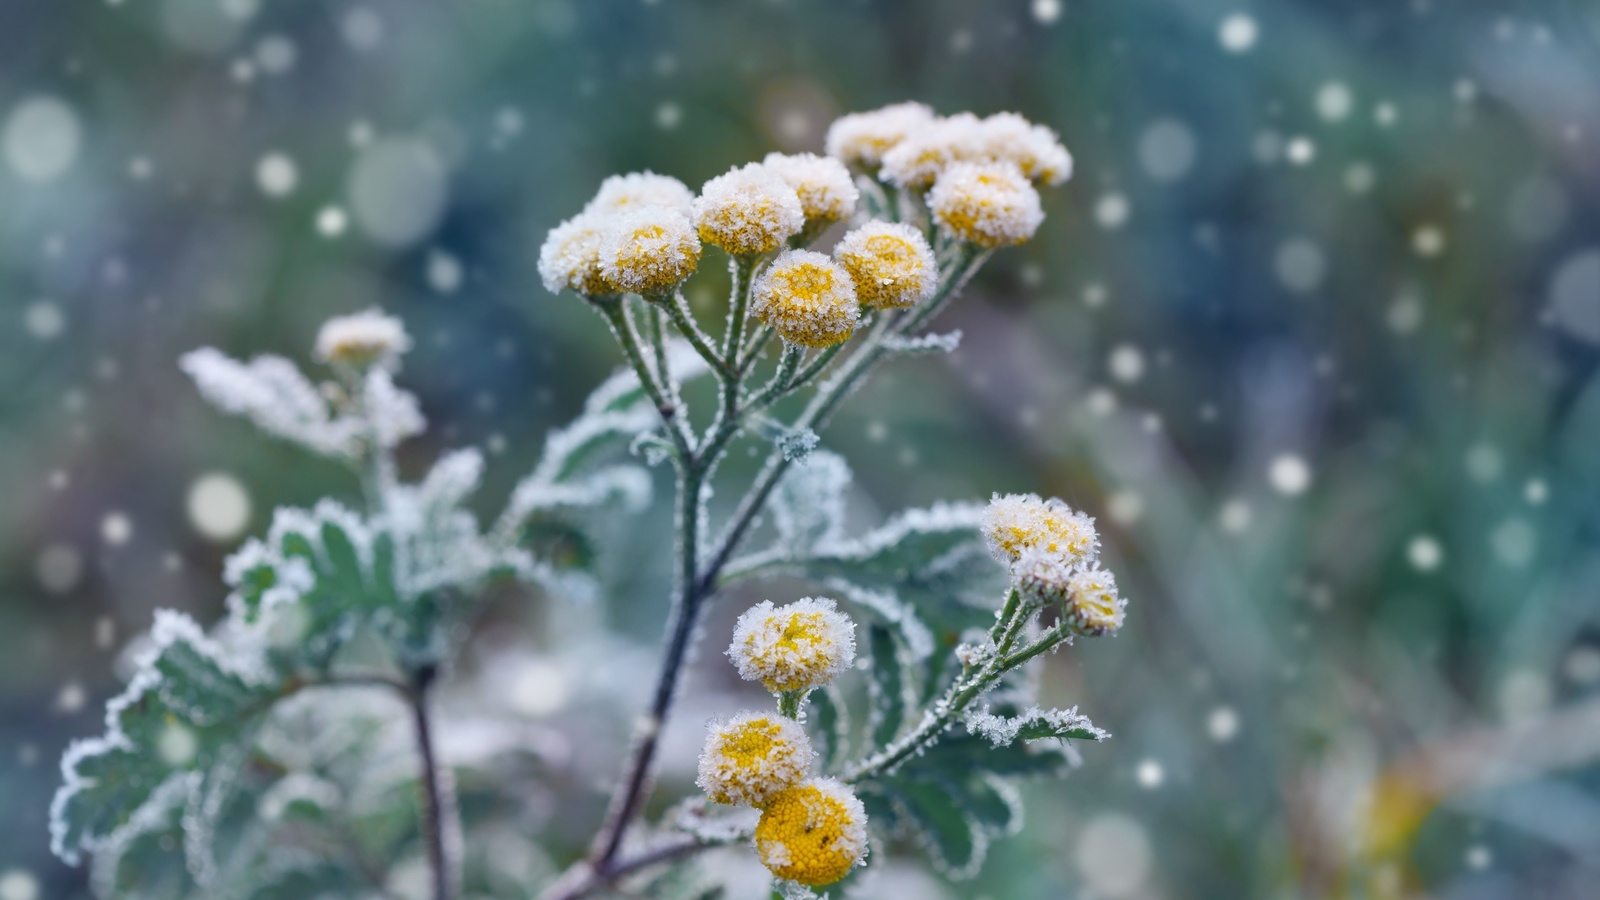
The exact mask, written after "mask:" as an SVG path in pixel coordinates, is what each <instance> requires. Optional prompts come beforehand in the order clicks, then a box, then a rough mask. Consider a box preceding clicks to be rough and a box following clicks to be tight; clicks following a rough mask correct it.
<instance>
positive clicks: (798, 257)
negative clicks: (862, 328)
mask: <svg viewBox="0 0 1600 900" xmlns="http://www.w3.org/2000/svg"><path fill="white" fill-rule="evenodd" d="M750 314H751V315H753V316H755V317H756V318H757V319H759V320H760V321H762V322H765V323H767V324H768V325H771V326H772V328H773V330H775V331H777V332H778V334H779V336H781V337H782V338H783V339H784V340H786V341H788V342H789V343H791V344H800V345H802V346H805V347H829V346H832V345H834V344H837V343H839V342H841V341H845V340H848V339H849V337H850V335H851V334H852V333H853V332H854V331H855V328H856V320H857V319H858V318H860V316H861V310H860V304H859V302H858V301H857V300H856V286H855V282H853V281H851V280H850V273H849V272H846V271H845V270H844V268H843V267H842V266H840V265H839V264H838V263H836V262H834V261H833V260H831V259H829V258H828V257H826V256H823V255H822V254H821V253H816V252H813V251H811V250H786V251H784V253H783V254H782V255H781V256H779V257H778V258H777V259H775V260H773V261H772V265H770V266H768V267H767V268H766V271H764V272H762V273H761V276H760V277H759V278H757V279H756V283H755V285H754V286H753V287H752V288H751V290H750Z"/></svg>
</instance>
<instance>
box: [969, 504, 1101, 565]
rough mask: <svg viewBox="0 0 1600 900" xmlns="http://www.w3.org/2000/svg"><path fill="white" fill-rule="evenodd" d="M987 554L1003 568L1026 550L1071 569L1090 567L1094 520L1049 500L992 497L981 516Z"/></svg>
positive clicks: (1095, 541)
mask: <svg viewBox="0 0 1600 900" xmlns="http://www.w3.org/2000/svg"><path fill="white" fill-rule="evenodd" d="M982 531H983V536H984V538H985V540H987V541H988V542H989V552H990V553H992V554H994V558H995V559H997V560H999V561H1000V562H1003V563H1005V564H1007V565H1012V564H1015V563H1016V562H1018V561H1019V560H1020V559H1022V557H1023V555H1024V554H1025V553H1027V552H1028V551H1036V552H1041V553H1046V554H1050V555H1052V556H1056V557H1058V558H1060V559H1061V560H1062V561H1063V562H1064V563H1066V564H1068V565H1070V566H1073V567H1083V566H1088V565H1090V564H1092V563H1093V562H1094V561H1095V559H1096V557H1097V555H1098V553H1099V550H1100V536H1099V534H1098V533H1096V532H1095V528H1094V519H1091V518H1089V517H1088V516H1086V515H1084V514H1083V513H1081V512H1078V511H1076V510H1074V509H1073V508H1072V507H1070V506H1068V505H1067V504H1065V503H1063V502H1061V501H1060V500H1058V499H1056V498H1054V497H1052V498H1050V499H1049V500H1044V499H1041V498H1040V497H1039V495H1038V494H1006V495H1005V496H1003V497H1002V496H1001V495H999V494H996V495H995V496H994V498H993V499H992V500H990V501H989V506H988V508H987V509H985V510H984V513H983V525H982Z"/></svg>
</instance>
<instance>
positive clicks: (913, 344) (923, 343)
mask: <svg viewBox="0 0 1600 900" xmlns="http://www.w3.org/2000/svg"><path fill="white" fill-rule="evenodd" d="M883 346H884V347H885V348H886V349H888V350H890V351H893V352H895V353H906V354H912V353H954V352H955V351H956V348H958V347H960V346H961V329H959V328H958V329H956V330H955V331H951V332H948V333H945V334H920V335H917V336H916V337H890V338H887V339H885V340H884V342H883Z"/></svg>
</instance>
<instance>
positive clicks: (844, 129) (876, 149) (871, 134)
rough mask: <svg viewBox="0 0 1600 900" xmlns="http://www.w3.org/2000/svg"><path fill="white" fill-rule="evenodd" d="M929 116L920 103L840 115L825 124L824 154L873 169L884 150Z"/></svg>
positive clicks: (847, 163) (924, 123) (881, 157)
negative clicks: (826, 130)
mask: <svg viewBox="0 0 1600 900" xmlns="http://www.w3.org/2000/svg"><path fill="white" fill-rule="evenodd" d="M933 118H934V117H933V110H931V109H929V108H928V107H926V106H924V105H922V104H921V103H896V104H893V105H891V106H885V107H883V108H882V109H875V110H873V111H871V112H863V113H851V114H849V115H847V116H840V117H839V118H838V119H837V120H835V121H834V123H833V124H832V125H830V126H828V139H827V148H828V155H829V156H831V157H833V158H834V159H837V160H839V161H840V162H843V163H844V164H845V165H848V166H860V167H862V168H864V169H867V170H869V171H870V170H875V169H877V168H878V165H879V163H881V162H882V161H883V155H884V154H885V153H887V152H889V150H891V149H893V148H894V146H895V145H896V144H899V143H900V142H901V141H903V140H905V139H906V136H907V135H908V134H911V133H912V132H913V131H916V130H917V129H919V128H922V127H923V126H925V125H927V124H928V123H929V122H932V121H933Z"/></svg>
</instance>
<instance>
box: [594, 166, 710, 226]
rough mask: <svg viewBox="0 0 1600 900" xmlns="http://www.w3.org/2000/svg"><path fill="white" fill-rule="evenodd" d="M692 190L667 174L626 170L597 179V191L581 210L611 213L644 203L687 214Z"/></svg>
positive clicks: (599, 214)
mask: <svg viewBox="0 0 1600 900" xmlns="http://www.w3.org/2000/svg"><path fill="white" fill-rule="evenodd" d="M693 203H694V192H693V191H690V190H689V188H688V186H687V185H685V184H684V183H683V182H681V181H679V180H678V179H676V178H673V177H672V176H670V175H657V174H656V173H654V172H629V173H627V174H626V175H612V176H610V177H609V178H607V179H606V180H605V181H602V182H600V190H598V191H596V192H595V195H594V199H593V200H590V201H589V205H588V206H585V207H584V208H583V211H584V212H585V213H587V214H589V215H594V216H614V215H620V214H622V213H626V212H632V211H633V210H636V209H641V208H643V207H646V206H666V207H670V208H672V209H675V210H677V211H678V212H681V213H683V214H684V215H686V216H687V215H689V208H690V205H691V204H693Z"/></svg>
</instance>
